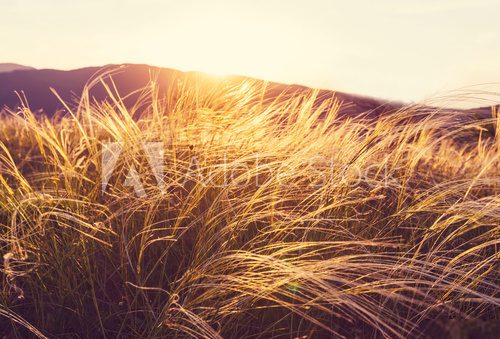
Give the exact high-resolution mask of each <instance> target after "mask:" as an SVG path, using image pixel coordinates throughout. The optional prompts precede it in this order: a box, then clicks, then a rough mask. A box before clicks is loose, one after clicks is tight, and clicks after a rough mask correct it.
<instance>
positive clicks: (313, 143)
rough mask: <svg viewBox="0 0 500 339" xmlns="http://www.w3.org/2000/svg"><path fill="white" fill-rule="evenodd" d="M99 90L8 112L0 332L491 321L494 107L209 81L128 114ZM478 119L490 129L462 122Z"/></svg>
mask: <svg viewBox="0 0 500 339" xmlns="http://www.w3.org/2000/svg"><path fill="white" fill-rule="evenodd" d="M95 82H96V83H100V84H102V85H104V86H105V87H106V89H107V91H108V94H109V98H110V99H109V100H108V101H107V102H101V103H98V102H94V101H93V100H92V98H91V95H90V94H89V88H86V90H85V92H84V93H83V96H82V98H81V101H80V103H79V105H78V107H77V109H76V110H74V111H71V109H70V107H67V110H68V111H70V112H71V113H70V114H67V115H66V116H64V117H57V118H52V119H49V118H47V117H40V116H36V115H34V114H33V113H32V112H31V110H30V109H29V108H28V106H27V105H24V107H23V108H22V109H20V110H19V111H10V112H9V113H8V114H7V115H6V116H4V117H2V124H1V125H0V193H1V194H0V226H1V228H0V230H1V231H0V244H1V250H2V255H3V258H4V260H3V263H2V265H1V266H2V275H3V280H2V285H1V286H2V291H1V292H0V305H1V306H0V317H1V318H0V324H1V326H0V329H1V330H0V331H2V334H3V335H7V336H11V337H23V336H25V335H27V334H28V333H31V334H34V335H37V336H39V337H44V335H46V336H50V337H63V336H71V335H78V336H83V337H89V336H95V335H96V334H98V335H99V336H102V337H117V336H120V337H127V336H129V337H165V336H186V337H211V338H218V337H257V336H262V337H270V336H286V337H310V336H320V335H334V336H338V337H353V336H363V337H366V336H371V335H374V336H378V337H387V338H389V337H408V336H430V335H438V334H442V335H446V334H447V333H448V332H447V331H448V330H447V326H448V324H449V322H450V319H449V317H450V316H452V315H453V316H454V317H459V318H460V319H463V322H462V323H463V324H472V323H475V322H474V321H477V322H481V321H484V322H486V321H488V320H492V318H495V317H496V318H495V319H498V310H499V308H498V307H499V304H500V295H499V279H498V277H499V275H498V260H499V255H498V253H499V252H498V247H499V245H500V240H499V233H500V198H499V197H500V185H499V184H500V171H499V167H498V166H499V154H500V153H499V146H498V145H499V140H500V138H499V136H498V131H499V128H498V126H499V125H498V124H499V122H500V119H499V118H498V112H494V114H493V117H492V118H491V119H489V120H487V121H485V120H481V121H474V120H470V119H469V120H466V121H467V123H466V124H464V123H463V121H464V120H461V119H459V118H460V117H457V116H451V115H449V114H446V113H443V112H440V111H439V110H437V109H436V111H435V112H430V113H429V112H425V114H424V113H423V112H422V109H421V107H418V106H410V107H406V108H404V109H402V110H400V111H398V112H396V113H394V114H391V115H386V116H381V117H379V119H377V120H373V119H372V118H370V117H369V116H368V115H366V116H365V115H360V116H359V117H355V118H353V117H349V118H348V117H343V116H341V115H340V114H339V109H340V108H341V105H342V103H340V102H338V101H336V100H335V99H334V98H332V99H329V100H326V101H323V103H322V104H320V105H318V104H316V102H317V101H316V96H317V95H318V92H316V91H310V92H303V93H299V94H296V95H293V96H289V97H286V98H285V97H278V98H275V99H273V100H268V99H267V98H266V91H267V89H266V84H265V83H261V82H252V81H244V82H241V83H238V84H235V83H234V82H230V81H224V80H218V81H215V80H213V79H212V80H210V79H208V80H207V79H201V78H186V79H182V81H180V80H179V82H178V84H177V85H176V86H173V87H172V88H171V89H170V90H169V92H168V93H165V94H161V93H159V91H158V90H157V88H155V86H154V82H153V83H152V84H151V86H149V87H148V88H146V89H143V90H140V91H139V92H138V93H140V95H139V96H138V97H139V99H138V101H137V103H136V104H135V105H133V106H132V107H130V106H127V105H126V104H125V103H124V100H123V97H122V96H121V95H120V94H119V93H118V92H117V90H116V88H115V87H114V86H113V84H112V82H109V81H107V80H103V79H102V78H100V79H99V78H98V79H96V81H95ZM28 99H29V98H28ZM485 124H491V126H496V129H495V131H496V135H495V136H494V137H493V138H487V137H485V136H484V135H483V136H481V138H475V137H473V136H474V135H475V134H471V133H469V132H470V131H471V130H481V129H484V126H485ZM464 136H465V137H467V138H468V139H466V140H467V142H466V143H464V138H465V137H464ZM109 143H115V145H119V146H120V152H119V156H117V157H116V158H114V160H116V161H115V163H113V167H112V173H111V175H110V177H109V181H108V182H107V185H105V190H104V191H103V190H102V187H103V185H102V182H101V181H102V178H103V177H102V173H103V167H105V164H103V163H102V159H103V157H102V153H103V150H104V149H105V148H106V147H107V145H109ZM147 143H155V145H161V146H162V149H161V151H162V153H161V154H160V155H158V154H157V155H158V159H161V163H160V165H161V166H159V167H158V168H157V169H158V170H161V172H155V170H154V167H152V166H151V154H148V149H147V147H146V146H145V145H147ZM158 173H161V176H158ZM134 175H135V178H136V179H137V178H138V179H139V181H138V182H137V181H135V184H136V185H139V186H141V187H142V189H143V191H142V192H143V193H144V194H142V195H137V194H136V193H137V192H136V191H135V190H134V189H133V188H131V187H130V183H131V182H132V181H133V180H132V179H133V178H134ZM127 178H128V179H127ZM131 178H132V179H131ZM129 179H130V180H129ZM21 293H22V298H19V296H20V295H21ZM473 320H474V321H473ZM497 321H498V320H497ZM471 326H472V325H471ZM448 334H449V333H448Z"/></svg>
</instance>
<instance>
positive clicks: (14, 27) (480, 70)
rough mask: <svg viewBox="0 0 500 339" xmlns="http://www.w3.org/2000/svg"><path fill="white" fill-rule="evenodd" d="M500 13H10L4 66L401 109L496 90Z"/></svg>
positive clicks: (210, 5) (355, 7) (296, 4)
mask: <svg viewBox="0 0 500 339" xmlns="http://www.w3.org/2000/svg"><path fill="white" fill-rule="evenodd" d="M498 13H500V3H499V2H498V1H477V0H476V1H475V0H464V1H461V0H445V1H439V2H436V1H431V0H423V1H418V2H412V3H410V2H409V1H397V0H381V1H377V2H374V1H368V0H364V1H335V0H333V1H332V0H315V1H311V0H309V1H306V0H304V1H287V2H284V1H262V0H253V1H245V2H242V1H239V2H236V1H160V0H146V1H126V0H122V1H118V0H112V1H97V0H87V1H78V2H77V1H71V2H70V1H63V0H48V1H39V0H24V1H16V2H4V3H2V5H1V14H0V15H1V20H0V41H2V49H1V51H0V62H8V61H10V62H18V63H23V64H27V65H32V66H34V67H39V68H62V69H70V68H75V67H84V66H90V65H102V64H106V63H122V62H132V63H148V64H153V65H158V66H164V67H172V68H179V69H182V70H201V71H205V72H212V73H215V74H241V75H248V76H254V77H259V78H264V79H269V80H275V81H282V82H293V83H302V84H306V85H310V86H314V87H324V88H331V89H336V90H342V91H348V92H353V93H360V94H366V95H371V96H379V97H384V98H389V99H394V100H422V99H424V98H427V97H429V96H432V95H435V94H436V93H438V92H442V91H446V90H450V89H455V88H459V87H462V86H467V85H475V84H480V83H490V82H499V81H500V63H499V62H498V60H500V44H498V42H499V41H500V22H499V20H498V18H497V16H498Z"/></svg>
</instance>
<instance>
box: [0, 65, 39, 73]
mask: <svg viewBox="0 0 500 339" xmlns="http://www.w3.org/2000/svg"><path fill="white" fill-rule="evenodd" d="M34 69H35V68H33V67H30V66H24V65H20V64H15V63H11V62H5V63H0V73H7V72H14V71H30V70H34Z"/></svg>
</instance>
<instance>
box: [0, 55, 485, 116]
mask: <svg viewBox="0 0 500 339" xmlns="http://www.w3.org/2000/svg"><path fill="white" fill-rule="evenodd" d="M4 65H5V64H4ZM21 67H24V68H22V69H23V70H22V71H20V70H19V69H18V70H17V71H9V72H4V73H0V111H1V110H2V108H4V107H8V108H11V109H15V108H16V107H17V106H19V105H20V99H19V96H18V94H16V92H17V93H20V94H21V96H24V97H25V98H26V100H27V102H28V104H29V106H30V108H31V109H32V110H33V111H36V110H42V111H43V113H44V114H46V115H49V116H50V115H52V114H54V112H56V111H57V110H60V109H62V108H63V105H62V104H61V102H60V100H59V99H58V98H57V97H56V96H55V95H54V93H53V92H52V91H51V88H53V89H54V90H55V91H56V92H57V93H58V95H59V96H60V97H61V98H62V100H63V101H64V102H65V103H68V104H69V105H70V106H72V105H73V106H74V105H76V103H77V101H76V98H79V97H80V96H81V94H82V91H83V89H84V87H85V85H86V84H87V83H88V82H89V81H90V80H92V79H96V78H97V76H98V74H104V73H106V72H113V76H112V78H113V82H114V84H115V85H116V88H117V89H118V92H119V93H120V95H121V96H126V95H128V94H130V93H133V92H134V91H137V90H139V89H141V88H144V87H145V86H147V85H148V83H149V82H150V79H151V75H155V79H156V82H157V85H158V87H159V89H160V91H165V90H166V89H168V88H169V86H173V84H174V83H175V82H176V80H177V79H186V78H189V77H192V78H196V77H197V76H204V77H207V78H210V77H209V76H208V75H205V74H203V73H200V72H181V71H178V70H174V69H169V68H160V67H154V66H149V65H140V64H122V65H106V66H98V67H86V68H81V69H75V70H70V71H61V70H52V69H40V70H36V69H26V67H25V66H21ZM226 79H228V80H229V81H234V82H235V83H238V82H242V81H245V80H254V81H262V80H257V79H252V78H248V77H243V76H230V77H228V78H226ZM214 81H216V80H214ZM308 91H311V89H310V88H308V87H305V86H301V85H287V84H280V83H276V82H268V83H267V87H266V93H265V94H264V95H265V98H266V99H271V100H272V99H273V98H276V97H278V96H282V97H287V96H288V97H291V96H293V95H296V94H298V93H307V92H308ZM90 95H91V97H92V98H93V99H94V100H96V101H103V100H106V99H107V98H108V94H107V92H106V90H105V88H104V86H102V85H101V84H97V85H96V86H94V87H92V90H91V92H90ZM332 97H335V98H336V99H337V100H339V101H340V102H341V103H342V106H341V109H340V111H339V115H341V116H346V117H353V118H354V117H357V116H359V115H360V114H362V113H363V114H364V115H365V116H367V117H370V118H377V117H379V116H381V115H383V114H388V113H390V112H397V111H398V110H399V109H401V108H403V107H404V105H403V104H402V103H394V102H388V101H383V100H378V99H374V98H369V97H364V96H359V95H352V94H348V93H342V92H334V91H331V90H319V93H318V97H317V99H316V104H320V103H322V102H324V100H326V99H329V98H332ZM136 98H137V94H136V95H132V96H130V97H129V98H128V99H125V104H127V105H133V104H134V103H135V101H134V99H136ZM418 110H419V114H418V117H417V118H419V117H425V116H426V115H427V114H428V113H430V112H433V111H436V109H435V108H433V107H426V106H423V107H420V108H418ZM439 110H440V111H441V112H448V113H449V112H461V113H466V114H465V115H464V114H462V115H461V116H462V117H463V116H467V120H469V121H470V120H475V119H487V118H490V117H491V108H490V107H484V108H478V109H474V110H452V109H439ZM460 119H462V118H460Z"/></svg>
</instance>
